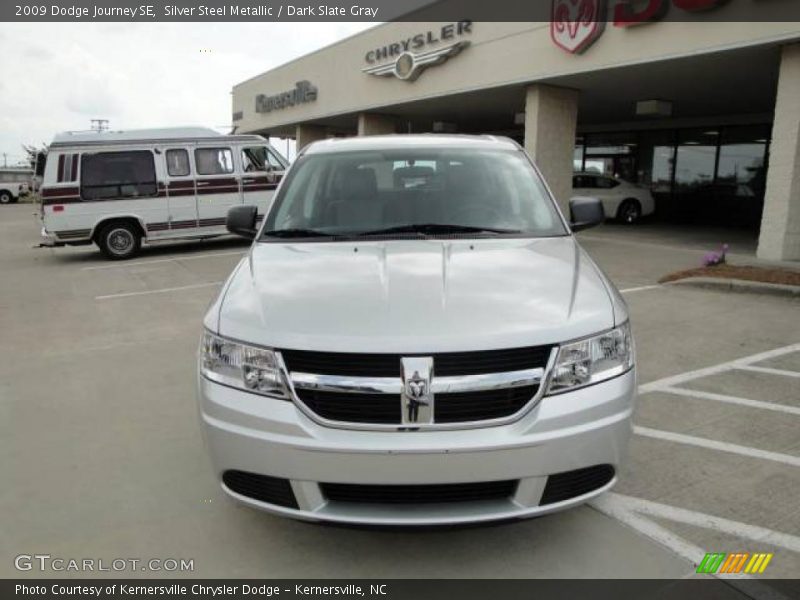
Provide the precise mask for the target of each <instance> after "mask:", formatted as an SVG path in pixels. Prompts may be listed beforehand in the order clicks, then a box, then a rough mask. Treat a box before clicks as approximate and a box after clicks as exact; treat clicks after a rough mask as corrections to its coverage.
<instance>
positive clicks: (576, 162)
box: [572, 138, 583, 171]
mask: <svg viewBox="0 0 800 600" xmlns="http://www.w3.org/2000/svg"><path fill="white" fill-rule="evenodd" d="M572 170H573V171H582V170H583V140H582V139H580V138H579V139H577V140H575V150H574V151H573V153H572Z"/></svg>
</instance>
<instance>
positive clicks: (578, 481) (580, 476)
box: [539, 465, 614, 506]
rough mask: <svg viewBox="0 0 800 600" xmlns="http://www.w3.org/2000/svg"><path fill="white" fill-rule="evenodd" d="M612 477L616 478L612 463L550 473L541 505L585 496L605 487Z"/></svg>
mask: <svg viewBox="0 0 800 600" xmlns="http://www.w3.org/2000/svg"><path fill="white" fill-rule="evenodd" d="M612 479H614V467H612V466H611V465H596V466H594V467H586V468H585V469H577V470H575V471H567V472H566V473H556V474H555V475H550V477H548V478H547V484H545V486H544V493H543V494H542V499H541V500H540V501H539V505H540V506H542V505H545V504H555V503H556V502H563V501H564V500H569V499H571V498H577V497H578V496H583V495H584V494H588V493H589V492H593V491H594V490H596V489H599V488H601V487H603V486H604V485H606V484H607V483H608V482H609V481H611V480H612Z"/></svg>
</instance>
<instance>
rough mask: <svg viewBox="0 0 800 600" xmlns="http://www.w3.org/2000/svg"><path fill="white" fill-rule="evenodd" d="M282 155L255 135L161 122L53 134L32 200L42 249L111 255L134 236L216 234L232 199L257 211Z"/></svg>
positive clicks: (126, 253) (124, 254) (125, 253)
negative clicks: (78, 248) (37, 200)
mask: <svg viewBox="0 0 800 600" xmlns="http://www.w3.org/2000/svg"><path fill="white" fill-rule="evenodd" d="M286 166H287V162H286V160H285V159H284V158H283V157H282V156H281V155H280V154H279V153H278V152H277V151H276V150H275V149H274V148H272V147H271V146H270V145H269V143H268V142H267V140H265V139H264V138H262V137H260V136H257V135H220V134H218V133H217V132H215V131H214V130H212V129H204V128H171V129H150V130H131V131H119V132H89V133H63V134H59V135H57V136H56V137H55V139H54V140H53V143H52V144H51V145H50V150H49V155H48V160H47V165H46V167H45V174H44V182H43V184H42V187H41V197H42V211H41V216H42V224H43V227H42V237H43V242H42V245H44V246H64V245H80V244H91V243H95V244H97V246H98V247H99V248H100V250H102V252H103V253H104V254H105V255H106V256H107V257H108V258H111V259H126V258H131V257H133V256H135V255H136V254H137V252H138V251H139V249H140V247H141V244H142V242H143V241H144V242H148V243H153V242H158V241H164V240H176V239H202V238H209V237H214V236H219V235H225V234H226V233H227V230H226V229H225V215H226V214H227V212H228V209H230V208H231V207H233V206H239V205H242V204H253V205H256V206H258V211H259V215H263V214H264V213H265V212H266V209H267V207H268V205H269V202H270V199H271V198H272V195H273V192H274V190H275V188H276V187H277V186H278V182H279V181H280V179H281V178H282V177H283V173H284V171H285V169H286Z"/></svg>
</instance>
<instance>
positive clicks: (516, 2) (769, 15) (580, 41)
mask: <svg viewBox="0 0 800 600" xmlns="http://www.w3.org/2000/svg"><path fill="white" fill-rule="evenodd" d="M465 16H468V17H469V18H470V19H471V20H472V21H473V22H479V21H489V22H492V21H493V22H499V21H537V22H547V21H550V22H552V23H554V24H558V27H557V29H556V30H555V32H554V40H557V42H556V43H557V44H558V45H559V46H560V47H562V48H563V49H564V50H566V51H568V52H575V53H580V52H582V51H584V50H586V49H587V48H588V47H589V46H591V45H592V43H593V42H594V41H595V40H597V39H598V37H599V36H600V35H601V34H602V32H603V28H604V26H605V23H606V19H609V20H610V21H611V22H613V24H614V25H615V26H621V27H627V26H631V25H637V24H642V23H648V22H651V21H654V20H659V19H667V20H672V21H694V20H698V19H702V20H703V22H706V23H709V22H713V21H715V20H716V21H728V22H730V21H738V22H756V21H772V22H780V21H784V22H787V21H792V22H794V21H800V1H795V0H524V1H521V0H491V1H486V0H322V1H320V0H316V1H314V0H311V1H308V0H306V1H302V0H299V1H298V0H200V1H199V2H196V1H194V0H50V1H49V2H46V3H42V2H31V1H25V0H15V1H14V2H0V20H2V21H26V22H37V21H38V22H47V21H90V22H91V21H104V22H109V21H118V22H145V23H153V22H159V21H170V22H181V21H183V22H194V21H207V22H220V23H221V22H241V21H250V22H258V21H287V22H326V21H330V22H335V21H363V22H373V23H380V22H385V21H409V22H411V21H413V22H419V23H423V22H425V23H431V22H443V23H446V22H455V21H458V20H459V19H463V18H464V17H465Z"/></svg>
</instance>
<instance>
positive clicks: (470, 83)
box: [233, 0, 800, 260]
mask: <svg viewBox="0 0 800 600" xmlns="http://www.w3.org/2000/svg"><path fill="white" fill-rule="evenodd" d="M559 1H560V0H556V2H555V4H556V5H557V4H559ZM775 2H777V3H778V4H777V5H779V4H780V0H761V2H754V1H753V0H731V1H730V2H727V3H719V4H720V5H719V6H718V7H715V8H713V10H705V11H702V12H696V13H686V15H682V16H681V20H677V19H674V18H669V17H668V16H667V17H666V18H665V17H664V15H663V14H662V15H660V16H661V17H662V18H660V19H657V20H656V19H651V20H648V21H646V22H643V23H639V24H635V25H634V24H632V23H630V22H625V21H624V20H622V19H619V18H618V17H619V13H615V12H614V11H613V10H609V13H608V14H607V16H606V18H598V19H596V20H594V21H591V22H588V21H584V22H580V23H575V22H570V21H569V19H566V20H562V21H558V20H556V21H553V22H538V23H532V22H502V23H497V22H481V21H477V20H475V21H471V20H468V19H466V18H464V19H460V20H454V21H452V22H436V23H421V22H390V23H386V24H383V25H379V26H376V27H373V28H371V29H368V30H365V31H364V32H362V33H359V34H357V35H355V36H352V37H349V38H347V39H344V40H342V41H340V42H338V43H336V44H333V45H331V46H328V47H326V48H323V49H321V50H318V51H316V52H313V53H311V54H308V55H306V56H303V57H301V58H298V59H296V60H294V61H292V62H290V63H287V64H285V65H283V66H280V67H278V68H275V69H273V70H271V71H268V72H266V73H263V74H261V75H258V76H257V77H254V78H252V79H249V80H247V81H244V82H242V83H240V84H238V85H236V86H235V87H234V89H233V124H234V126H236V128H237V131H238V132H243V133H260V134H262V135H269V136H276V137H290V138H294V139H295V140H296V142H297V146H298V148H299V147H302V146H304V145H306V144H308V143H309V142H312V141H314V140H319V139H323V138H327V137H337V136H353V135H375V134H386V133H420V132H444V133H485V134H493V135H503V136H509V137H511V138H513V139H515V140H517V141H518V142H519V143H520V144H522V145H523V146H524V147H525V148H526V149H527V151H528V152H529V153H530V154H531V156H532V157H533V158H534V159H535V160H536V162H537V164H538V165H539V167H540V168H541V170H542V172H543V173H544V175H545V177H546V178H547V180H548V182H549V183H550V185H551V187H552V189H553V191H554V193H555V195H556V197H557V199H558V201H559V203H560V204H561V205H562V208H563V207H564V206H566V203H567V202H568V199H569V197H570V195H571V187H572V173H573V171H574V170H584V171H592V172H598V173H605V174H613V175H617V176H619V177H621V178H623V179H627V180H630V181H633V182H636V183H639V184H642V185H646V186H648V187H649V188H650V189H651V190H652V191H653V195H654V196H655V197H656V201H657V206H658V208H657V218H658V219H663V220H666V221H670V222H676V223H685V224H687V226H689V224H697V223H702V224H710V225H721V226H725V227H737V228H750V229H752V230H753V231H754V232H758V256H759V257H761V258H765V259H772V260H800V23H797V22H779V21H777V20H775V21H766V20H750V21H746V20H739V19H744V17H742V15H743V14H744V13H741V11H742V10H745V9H747V10H753V7H754V6H756V7H758V8H759V9H763V10H768V9H769V7H770V6H777V5H776V4H770V3H775ZM601 4H603V3H602V2H600V1H599V0H598V1H597V2H595V5H601ZM675 4H679V3H678V2H675ZM684 4H686V3H684ZM689 4H690V3H689ZM670 10H671V11H672V12H673V14H674V13H675V11H678V10H680V8H676V7H675V6H672V8H671V9H670ZM737 11H739V12H737ZM465 17H466V16H465ZM600 179H602V178H600Z"/></svg>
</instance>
